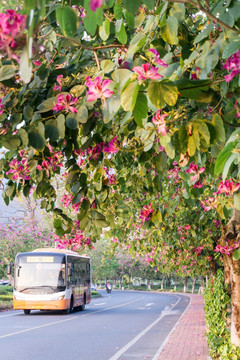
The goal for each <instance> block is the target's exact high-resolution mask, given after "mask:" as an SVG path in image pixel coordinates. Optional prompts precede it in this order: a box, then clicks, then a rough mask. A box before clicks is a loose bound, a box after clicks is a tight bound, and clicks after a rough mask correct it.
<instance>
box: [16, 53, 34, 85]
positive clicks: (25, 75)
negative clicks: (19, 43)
mask: <svg viewBox="0 0 240 360" xmlns="http://www.w3.org/2000/svg"><path fill="white" fill-rule="evenodd" d="M19 74H20V77H21V79H22V81H23V82H25V83H29V82H30V80H31V78H32V61H31V60H30V59H29V54H28V48H27V46H25V47H24V48H23V50H22V53H21V56H20V61H19Z"/></svg>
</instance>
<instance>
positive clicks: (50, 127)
mask: <svg viewBox="0 0 240 360" xmlns="http://www.w3.org/2000/svg"><path fill="white" fill-rule="evenodd" d="M45 137H46V139H48V138H49V139H50V140H51V141H57V140H58V138H59V130H58V127H57V121H56V120H48V121H47V122H46V124H45Z"/></svg>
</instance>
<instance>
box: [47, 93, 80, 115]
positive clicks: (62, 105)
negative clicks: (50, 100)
mask: <svg viewBox="0 0 240 360" xmlns="http://www.w3.org/2000/svg"><path fill="white" fill-rule="evenodd" d="M77 101H78V99H77V97H73V98H72V97H71V95H70V94H66V95H64V94H60V95H58V98H57V103H56V105H55V106H54V107H53V110H54V111H63V110H64V111H71V112H73V113H77V109H76V108H75V107H74V106H72V105H75V104H76V103H77Z"/></svg>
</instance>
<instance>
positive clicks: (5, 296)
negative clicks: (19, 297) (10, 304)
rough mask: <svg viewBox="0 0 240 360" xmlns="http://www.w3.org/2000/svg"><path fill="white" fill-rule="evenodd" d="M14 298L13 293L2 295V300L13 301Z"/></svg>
mask: <svg viewBox="0 0 240 360" xmlns="http://www.w3.org/2000/svg"><path fill="white" fill-rule="evenodd" d="M12 299H13V296H12V294H7V295H5V294H3V295H2V294H1V295H0V301H11V300H12Z"/></svg>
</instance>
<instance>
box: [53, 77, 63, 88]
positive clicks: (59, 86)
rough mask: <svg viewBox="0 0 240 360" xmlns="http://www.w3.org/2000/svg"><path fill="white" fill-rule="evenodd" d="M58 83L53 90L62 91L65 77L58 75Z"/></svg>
mask: <svg viewBox="0 0 240 360" xmlns="http://www.w3.org/2000/svg"><path fill="white" fill-rule="evenodd" d="M56 81H57V83H58V85H55V86H54V88H53V90H55V91H62V82H63V75H58V76H57V79H56Z"/></svg>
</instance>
